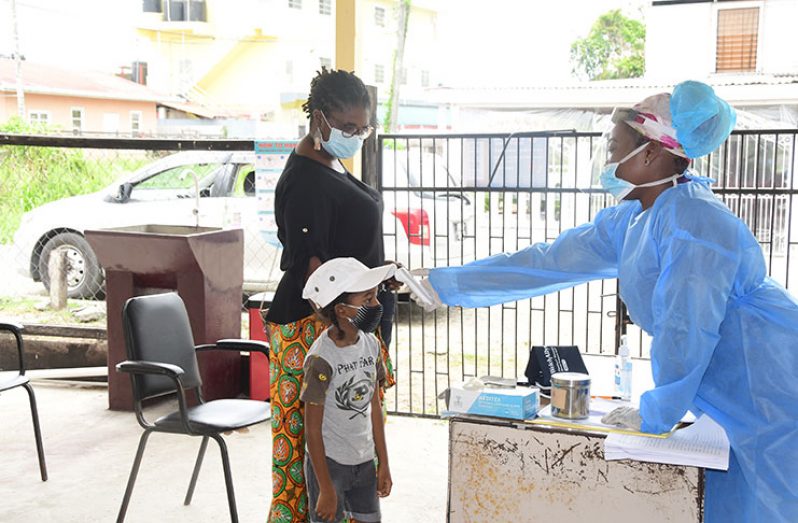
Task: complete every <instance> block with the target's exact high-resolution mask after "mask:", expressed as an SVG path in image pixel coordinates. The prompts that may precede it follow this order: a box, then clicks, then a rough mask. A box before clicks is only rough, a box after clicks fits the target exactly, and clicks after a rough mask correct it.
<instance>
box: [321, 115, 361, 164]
mask: <svg viewBox="0 0 798 523" xmlns="http://www.w3.org/2000/svg"><path fill="white" fill-rule="evenodd" d="M321 117H322V118H324V122H325V123H326V124H327V126H328V127H329V128H330V139H329V140H326V141H325V140H324V139H323V138H322V140H321V146H322V147H324V150H325V151H327V152H328V153H329V154H330V156H332V157H333V158H339V159H346V158H351V157H353V156H354V155H356V154H357V152H358V151H359V150H360V148H361V146H362V145H363V140H364V137H363V136H360V135H357V134H356V135H353V136H345V135H344V133H343V131H341V130H340V129H338V128H336V127H333V126H332V125H330V122H328V121H327V117H326V116H324V113H321Z"/></svg>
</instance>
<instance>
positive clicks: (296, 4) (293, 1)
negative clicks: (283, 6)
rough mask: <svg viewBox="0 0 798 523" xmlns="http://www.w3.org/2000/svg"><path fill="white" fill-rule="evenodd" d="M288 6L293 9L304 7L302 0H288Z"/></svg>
mask: <svg viewBox="0 0 798 523" xmlns="http://www.w3.org/2000/svg"><path fill="white" fill-rule="evenodd" d="M288 7H290V8H291V9H302V0H288Z"/></svg>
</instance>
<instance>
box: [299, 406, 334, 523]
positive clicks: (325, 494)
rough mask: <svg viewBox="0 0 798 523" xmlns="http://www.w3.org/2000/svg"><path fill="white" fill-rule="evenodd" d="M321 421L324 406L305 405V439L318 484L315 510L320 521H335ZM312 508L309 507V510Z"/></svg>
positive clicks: (332, 490)
mask: <svg viewBox="0 0 798 523" xmlns="http://www.w3.org/2000/svg"><path fill="white" fill-rule="evenodd" d="M323 420H324V405H314V404H312V403H306V404H305V438H306V441H307V444H308V454H309V456H310V462H311V463H312V464H313V471H314V472H315V473H316V481H317V482H318V484H319V499H318V501H317V502H316V507H315V510H316V514H318V515H319V517H320V518H321V519H323V520H329V521H332V520H333V519H335V512H336V509H337V508H338V496H337V495H336V493H335V488H334V487H333V483H332V479H330V471H329V469H328V468H327V458H326V454H325V452H324V439H323V438H322V435H321V426H322V421H323ZM313 508H314V507H311V510H312V509H313Z"/></svg>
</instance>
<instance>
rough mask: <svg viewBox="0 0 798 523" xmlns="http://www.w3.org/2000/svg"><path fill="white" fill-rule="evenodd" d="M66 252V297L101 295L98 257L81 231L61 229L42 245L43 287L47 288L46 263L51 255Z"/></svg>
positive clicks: (48, 279) (40, 271)
mask: <svg viewBox="0 0 798 523" xmlns="http://www.w3.org/2000/svg"><path fill="white" fill-rule="evenodd" d="M56 250H58V251H62V250H63V251H66V259H67V269H66V273H67V276H66V279H67V296H68V297H69V298H87V299H94V298H102V297H103V275H102V271H101V270H100V264H99V263H98V262H97V256H95V255H94V251H93V250H92V249H91V247H90V246H89V243H88V242H87V241H86V240H85V239H84V238H83V236H81V235H80V234H77V233H74V232H63V233H60V234H56V235H55V236H53V237H52V238H50V240H49V241H48V242H47V243H46V244H45V245H44V247H43V248H42V253H41V256H39V274H40V275H41V278H42V283H44V286H45V288H46V289H47V290H48V291H49V290H50V274H49V271H48V270H47V265H48V263H49V262H50V255H51V254H52V253H53V252H55V251H56Z"/></svg>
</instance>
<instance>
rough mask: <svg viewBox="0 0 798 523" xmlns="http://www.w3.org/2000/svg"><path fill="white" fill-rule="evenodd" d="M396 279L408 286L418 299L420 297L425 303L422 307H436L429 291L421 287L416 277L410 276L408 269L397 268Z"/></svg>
mask: <svg viewBox="0 0 798 523" xmlns="http://www.w3.org/2000/svg"><path fill="white" fill-rule="evenodd" d="M394 278H396V279H397V281H400V282H402V283H404V284H405V285H407V287H408V288H409V289H410V292H411V293H413V294H415V295H416V297H418V299H419V300H420V301H421V302H423V303H420V305H431V306H434V305H436V303H435V300H434V299H433V298H432V296H430V294H429V293H428V292H427V289H426V288H424V286H423V285H421V282H420V281H419V280H417V279H416V277H415V276H413V275H412V274H410V271H408V270H407V269H406V268H404V267H399V268H397V269H396V274H394Z"/></svg>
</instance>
